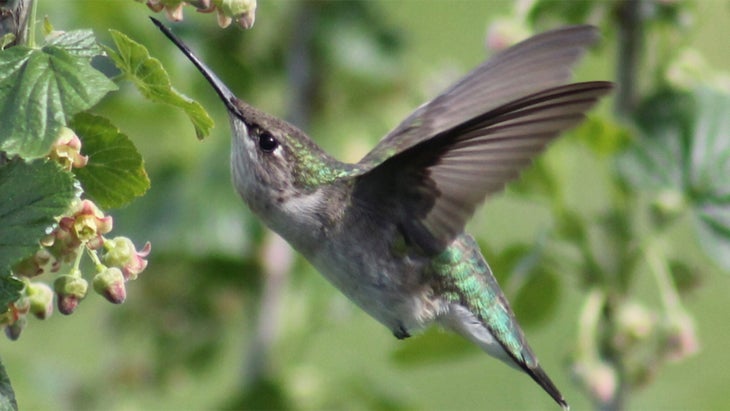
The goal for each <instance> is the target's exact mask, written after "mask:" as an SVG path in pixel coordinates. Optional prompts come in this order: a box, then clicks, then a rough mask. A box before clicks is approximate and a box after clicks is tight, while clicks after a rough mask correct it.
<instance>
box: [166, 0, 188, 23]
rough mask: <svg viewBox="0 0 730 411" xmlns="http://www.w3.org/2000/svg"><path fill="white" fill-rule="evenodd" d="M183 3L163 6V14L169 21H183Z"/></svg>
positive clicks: (170, 3) (171, 3)
mask: <svg viewBox="0 0 730 411" xmlns="http://www.w3.org/2000/svg"><path fill="white" fill-rule="evenodd" d="M184 4H185V3H183V2H177V3H175V2H174V1H173V2H169V3H168V4H166V5H165V14H166V15H167V18H168V19H169V20H170V21H182V19H183V5H184Z"/></svg>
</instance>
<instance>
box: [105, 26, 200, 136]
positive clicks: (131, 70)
mask: <svg viewBox="0 0 730 411" xmlns="http://www.w3.org/2000/svg"><path fill="white" fill-rule="evenodd" d="M110 32H111V34H112V38H113V39H114V44H115V45H116V46H117V50H113V49H111V48H109V47H106V51H107V53H108V54H109V57H111V59H112V60H113V61H114V63H115V64H116V65H117V67H118V68H119V69H120V70H122V72H123V73H124V74H125V76H126V78H128V79H129V80H131V81H132V82H133V83H134V84H135V85H136V86H137V89H138V90H139V91H140V93H142V95H144V96H145V97H147V98H148V99H150V100H152V101H156V102H161V103H165V104H170V105H172V106H175V107H179V108H181V109H183V110H184V111H185V114H187V116H188V118H189V119H190V121H191V122H192V123H193V126H194V127H195V134H196V135H197V136H198V139H201V140H202V139H203V138H205V137H206V136H207V135H208V134H210V129H211V128H213V120H212V119H211V118H210V116H209V115H208V113H207V112H206V111H205V109H204V108H203V106H201V105H200V103H198V102H197V101H194V100H191V99H190V98H188V97H186V96H184V95H182V94H180V93H179V92H177V90H175V89H174V88H173V87H172V85H171V84H170V78H169V77H168V75H167V72H166V71H165V69H163V68H162V64H160V61H159V60H157V59H155V58H152V57H150V54H149V52H148V51H147V49H146V48H145V47H144V46H142V45H141V44H139V43H137V42H135V41H134V40H132V39H130V38H129V37H127V36H126V35H124V34H123V33H120V32H118V31H116V30H110Z"/></svg>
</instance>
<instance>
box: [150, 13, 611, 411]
mask: <svg viewBox="0 0 730 411" xmlns="http://www.w3.org/2000/svg"><path fill="white" fill-rule="evenodd" d="M152 21H153V22H154V23H155V24H156V25H157V26H158V27H159V28H160V30H162V32H163V33H164V34H165V35H166V36H167V37H168V38H170V40H172V41H173V42H174V43H175V45H177V47H178V48H179V49H180V50H182V52H183V53H184V54H185V55H186V56H187V57H188V58H189V59H190V60H191V61H192V62H193V64H195V66H196V67H197V68H198V69H199V70H200V72H201V73H202V74H203V76H204V77H205V78H206V79H207V80H208V82H210V84H211V85H212V86H213V88H214V89H215V91H216V92H217V93H218V95H219V96H220V98H221V99H222V100H223V103H224V104H225V105H226V108H227V109H228V114H229V116H230V124H231V129H232V144H231V170H232V178H233V183H234V185H235V187H236V190H237V191H238V193H239V194H240V195H241V197H242V198H243V200H244V201H245V202H246V204H248V206H249V207H250V208H251V210H252V211H253V212H254V213H255V214H256V215H257V216H258V217H259V218H260V219H261V220H262V221H263V222H264V223H265V224H266V225H267V226H269V227H270V228H271V229H273V230H274V231H276V232H277V233H279V234H280V235H281V236H282V237H283V238H284V239H286V240H287V241H288V242H289V243H290V244H291V245H292V246H293V247H294V248H295V249H296V250H298V251H299V252H300V253H301V254H302V255H303V256H304V257H305V258H306V259H307V260H309V261H310V262H311V263H312V265H314V267H315V268H317V270H319V272H321V273H322V274H323V275H324V276H325V278H327V280H329V281H330V282H331V283H332V284H333V285H334V286H335V287H337V288H338V289H339V290H340V291H342V292H343V293H344V294H345V295H346V296H347V297H348V298H349V299H350V300H352V301H353V302H354V303H355V304H357V305H358V306H359V307H360V308H362V309H363V310H365V312H367V313H368V314H370V315H371V316H372V317H373V318H375V319H376V320H378V321H379V322H381V323H382V324H383V325H385V326H386V327H388V329H389V330H391V332H392V333H393V335H394V336H395V337H396V338H399V339H403V338H407V337H410V336H411V334H413V333H414V332H417V331H419V330H421V329H423V328H424V327H426V326H428V325H429V324H431V323H438V324H440V325H441V326H443V327H444V328H446V329H449V330H452V331H454V332H456V333H458V334H460V335H462V336H464V337H466V338H467V339H469V340H470V341H472V342H474V343H475V344H476V345H478V346H479V347H480V348H481V349H483V350H484V351H486V352H487V353H488V354H491V355H492V356H494V357H496V358H499V359H500V360H502V361H504V362H506V363H507V364H509V365H511V366H513V367H516V368H519V369H522V370H523V371H524V372H526V373H527V374H528V375H529V376H530V377H532V379H533V380H535V381H536V382H537V383H538V384H539V385H540V386H541V387H542V388H543V389H544V390H545V391H546V392H547V393H548V394H550V396H551V397H552V398H553V399H554V400H555V401H556V402H557V403H558V404H560V405H561V406H562V407H563V408H568V404H567V403H566V401H565V399H564V398H563V396H562V394H561V393H560V391H558V389H557V388H556V387H555V385H554V384H553V382H552V381H551V380H550V378H549V377H548V376H547V374H546V373H545V371H544V370H543V369H542V367H540V364H539V362H538V360H537V357H536V356H535V354H534V353H533V352H532V349H531V348H530V346H529V345H528V344H527V341H526V339H525V336H524V334H523V332H522V329H521V328H520V326H519V324H518V323H517V321H516V319H515V316H514V313H513V312H512V309H511V308H510V305H509V303H508V302H507V299H506V298H505V296H504V294H503V293H502V290H501V289H500V288H499V285H498V284H497V281H496V279H495V278H494V276H493V275H492V272H491V270H490V268H489V265H488V264H487V262H486V261H485V260H484V257H483V256H482V254H481V251H480V250H479V246H478V245H477V243H476V241H475V240H474V238H472V237H471V236H470V235H469V234H466V233H465V232H464V225H465V224H466V222H467V221H468V220H469V218H471V216H472V214H473V213H474V209H475V208H476V207H477V206H478V205H479V204H480V203H482V202H483V201H484V199H485V198H486V196H487V195H490V194H494V193H497V192H499V191H500V190H502V188H503V187H504V186H505V184H506V183H507V182H509V181H511V180H513V179H515V178H516V177H517V176H518V174H519V172H520V171H521V170H522V169H524V168H525V167H526V166H527V165H529V164H530V162H531V160H532V158H533V157H535V156H536V155H537V154H539V153H540V152H542V151H543V149H544V148H545V146H546V145H547V144H548V143H549V142H550V141H552V140H553V139H554V138H556V137H557V136H558V135H559V134H560V133H561V132H563V131H565V130H567V129H569V128H571V127H573V126H575V125H577V124H578V123H580V122H581V121H582V120H583V118H584V115H585V112H586V111H588V110H589V109H590V108H591V107H592V106H593V105H594V104H595V103H596V102H597V100H598V99H599V98H600V97H602V96H604V95H605V94H607V93H608V92H609V91H610V90H611V88H612V83H610V82H605V81H592V82H584V83H573V84H566V83H567V82H568V81H569V79H570V75H571V68H572V66H573V65H574V64H575V63H576V62H577V60H578V59H579V58H580V57H581V55H582V54H583V53H584V51H585V49H586V48H587V47H588V46H590V45H591V44H592V43H594V42H595V41H596V40H597V38H598V32H597V29H596V28H594V27H591V26H574V27H566V28H562V29H558V30H553V31H549V32H546V33H543V34H539V35H537V36H534V37H532V38H530V39H528V40H525V41H523V42H522V43H519V44H517V45H515V46H513V47H511V48H509V49H506V50H504V51H502V52H500V53H497V54H495V55H494V56H493V57H492V58H491V59H489V60H487V61H485V62H484V63H482V64H481V65H479V66H478V67H477V68H475V69H474V70H473V71H471V72H470V73H469V74H467V75H466V76H465V77H464V78H462V79H461V80H459V81H457V82H456V83H455V84H453V85H452V86H451V87H449V88H448V89H447V90H446V91H444V92H443V93H442V94H441V95H439V96H438V97H436V98H434V99H433V100H431V101H429V102H427V103H425V104H424V105H422V106H421V107H419V108H417V109H416V111H414V112H413V113H412V114H411V115H410V116H408V117H407V118H406V119H405V120H403V122H401V123H400V124H399V125H398V126H397V127H396V128H395V129H394V130H393V131H391V132H390V133H388V135H386V136H385V137H384V138H383V139H382V140H381V141H380V143H379V144H378V145H377V146H376V147H375V148H374V149H373V150H372V151H371V152H370V153H368V154H367V155H366V156H365V157H364V158H363V159H362V160H360V161H359V162H358V163H355V164H348V163H344V162H340V161H338V160H336V159H334V158H333V157H331V156H330V155H328V154H327V153H325V152H324V151H323V150H322V149H321V148H320V147H319V146H317V144H315V143H314V142H313V141H312V140H311V139H310V138H309V137H308V136H307V135H306V134H305V133H304V132H302V131H301V130H299V129H297V128H296V127H294V126H293V125H291V124H289V123H287V122H285V121H283V120H280V119H278V118H276V117H273V116H271V115H269V114H266V113H264V112H262V111H260V110H258V109H256V108H254V107H252V106H250V105H249V104H247V103H246V102H244V101H243V100H241V99H239V98H237V97H236V96H235V95H234V94H233V92H231V90H230V89H229V88H228V87H226V86H225V84H223V82H222V81H221V80H220V79H219V78H218V77H217V76H216V75H215V74H214V73H213V72H212V71H211V70H210V69H209V68H208V67H207V66H206V65H205V64H204V63H203V62H202V61H200V60H199V59H198V58H197V57H196V56H195V55H194V54H193V52H192V51H191V50H190V49H189V48H188V47H187V46H186V45H185V44H184V43H183V42H182V41H181V40H180V39H179V38H177V37H176V36H175V35H174V34H173V33H172V32H170V30H169V29H168V28H167V27H165V26H164V25H163V24H162V23H160V22H159V21H157V20H156V19H154V18H152Z"/></svg>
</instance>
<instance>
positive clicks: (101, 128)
mask: <svg viewBox="0 0 730 411" xmlns="http://www.w3.org/2000/svg"><path fill="white" fill-rule="evenodd" d="M69 126H70V127H71V128H72V129H74V130H75V131H76V134H78V136H79V138H80V139H81V141H82V143H83V146H84V152H85V153H86V155H87V156H89V163H88V164H87V165H86V167H83V168H80V169H78V170H76V171H75V174H76V178H78V179H79V181H80V182H81V184H82V186H83V187H84V193H85V194H86V195H87V196H88V197H89V198H90V199H92V200H94V202H96V204H98V205H99V206H100V207H102V208H117V207H122V206H125V205H127V204H128V203H129V202H131V201H132V200H133V199H134V198H135V197H138V196H141V195H143V194H144V193H145V192H146V191H147V189H148V188H149V186H150V180H149V178H148V177H147V173H146V171H145V169H144V166H143V164H142V156H141V155H140V154H139V152H137V149H136V148H135V146H134V144H133V143H132V141H131V140H129V137H127V136H126V135H124V134H122V133H121V132H120V131H119V129H117V128H116V127H115V126H114V125H112V124H111V122H109V120H107V119H105V118H103V117H99V116H94V115H92V114H86V113H80V114H78V115H76V116H75V117H74V118H73V120H72V122H71V124H70V125H69Z"/></svg>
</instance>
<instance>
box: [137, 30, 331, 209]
mask: <svg viewBox="0 0 730 411" xmlns="http://www.w3.org/2000/svg"><path fill="white" fill-rule="evenodd" d="M150 18H151V19H152V21H153V22H154V23H155V25H157V27H158V28H159V29H160V30H161V31H162V32H163V33H164V34H165V35H166V36H167V37H168V38H169V39H170V40H171V41H172V42H173V43H175V45H176V46H177V47H178V48H179V49H180V50H181V51H182V52H183V54H185V56H186V57H187V58H188V59H189V60H190V61H191V62H192V63H193V64H194V65H195V67H197V68H198V70H200V72H201V73H202V74H203V76H204V77H205V78H206V79H207V80H208V82H209V83H210V84H211V86H212V87H213V89H214V90H215V91H216V93H217V94H218V96H219V97H220V98H221V100H223V103H224V104H225V105H226V108H227V109H228V114H229V117H230V122H231V130H232V134H233V136H232V137H233V141H232V150H231V171H232V175H233V183H234V185H235V186H236V190H237V191H238V192H239V194H240V195H241V196H242V197H243V199H244V200H245V201H246V202H247V203H248V204H249V206H250V207H251V208H252V209H253V210H254V211H256V212H259V214H262V213H266V212H267V211H268V209H271V208H276V207H278V208H281V207H283V206H284V204H285V203H287V202H289V201H290V200H292V199H295V200H296V199H297V198H301V197H304V196H307V195H309V194H310V193H312V192H313V191H316V189H317V187H319V186H320V185H321V184H322V183H324V182H326V181H330V180H332V179H335V178H338V175H337V174H336V172H335V171H334V170H335V168H334V167H331V166H332V165H334V164H335V163H338V162H336V161H335V160H334V159H332V158H331V157H330V156H328V155H327V154H326V153H325V152H324V151H322V150H321V149H320V148H319V147H318V146H317V145H316V144H315V143H314V142H313V141H312V140H310V139H309V137H307V135H306V134H305V133H304V132H302V131H301V130H299V129H298V128H296V127H294V126H293V125H291V124H289V123H287V122H285V121H283V120H280V119H278V118H276V117H274V116H271V115H269V114H266V113H264V112H263V111H260V110H258V109H256V108H254V107H252V106H250V105H249V104H247V103H245V102H244V101H242V100H240V99H239V98H237V97H236V96H235V94H233V92H232V91H231V90H230V89H229V88H228V87H227V86H226V85H225V84H224V83H223V81H221V80H220V78H218V76H217V75H216V74H215V73H214V72H213V71H212V70H211V69H210V68H208V66H207V65H206V64H205V63H203V62H202V61H201V60H200V59H199V58H198V57H197V56H196V55H195V54H194V53H193V52H192V51H191V50H190V49H189V48H188V47H187V45H185V43H183V42H182V40H180V39H179V38H178V37H177V36H175V34H173V33H172V32H171V31H170V30H169V29H168V28H167V27H165V26H164V25H163V24H162V23H160V22H159V21H158V20H156V19H155V18H153V17H150Z"/></svg>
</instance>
